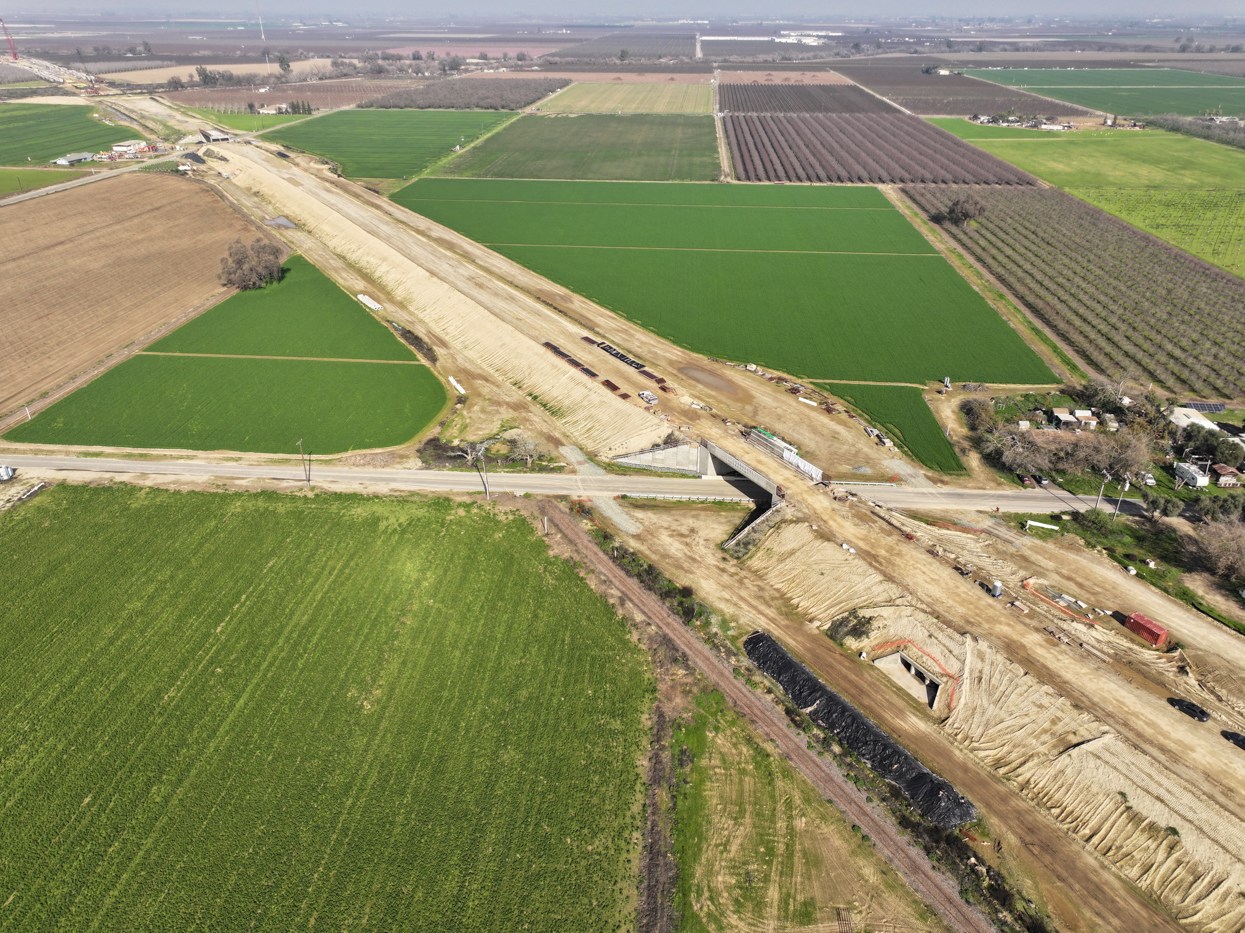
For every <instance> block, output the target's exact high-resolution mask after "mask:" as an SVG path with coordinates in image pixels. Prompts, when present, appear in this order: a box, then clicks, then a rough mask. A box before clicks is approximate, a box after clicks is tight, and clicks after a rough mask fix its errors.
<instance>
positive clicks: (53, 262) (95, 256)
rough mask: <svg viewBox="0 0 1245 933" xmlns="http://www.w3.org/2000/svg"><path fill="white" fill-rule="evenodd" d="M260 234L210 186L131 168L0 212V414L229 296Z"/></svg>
mask: <svg viewBox="0 0 1245 933" xmlns="http://www.w3.org/2000/svg"><path fill="white" fill-rule="evenodd" d="M255 235H257V234H256V231H255V228H254V227H253V226H252V225H251V224H250V223H249V222H248V221H246V220H245V219H243V218H242V217H241V216H240V215H238V214H237V213H236V212H235V211H234V210H232V209H231V208H230V207H228V206H227V205H226V204H225V203H224V202H223V201H222V200H221V199H220V198H219V197H218V196H217V195H216V194H214V193H213V192H212V191H211V189H209V188H207V187H206V186H204V185H201V184H199V183H197V182H192V181H188V180H187V179H184V178H172V177H167V176H161V175H145V174H141V173H133V174H127V175H122V176H119V177H117V178H111V179H108V180H107V181H101V182H97V183H95V184H91V185H83V186H82V187H80V188H73V189H70V190H68V191H62V192H59V193H57V194H52V195H48V196H46V197H42V198H35V199H34V200H31V201H25V202H22V203H20V204H15V205H12V206H11V207H6V208H4V210H2V211H0V270H2V274H3V281H4V285H3V288H2V289H0V295H2V296H3V297H0V414H3V413H5V412H8V411H11V410H13V409H14V408H16V407H18V406H19V405H21V404H22V403H24V402H27V401H29V400H30V399H32V398H34V397H36V396H38V395H39V394H40V393H42V392H46V391H49V390H51V389H53V388H55V387H56V386H58V385H60V384H61V383H63V382H65V381H66V380H67V379H69V378H70V377H71V376H73V375H75V374H76V373H79V372H81V371H82V370H84V369H87V368H89V367H90V366H91V365H92V364H94V363H96V362H98V361H99V360H101V359H103V358H104V357H106V356H108V355H109V354H112V353H115V352H117V351H118V350H121V349H122V348H124V347H126V346H127V345H128V344H130V343H132V342H133V341H135V340H138V339H140V338H142V337H143V336H145V335H147V334H149V333H151V332H152V331H153V330H155V329H157V328H159V327H160V326H161V325H163V324H167V323H168V322H170V321H173V320H175V319H176V318H178V317H179V316H181V315H182V314H184V313H185V312H187V311H189V310H190V309H192V308H194V307H195V306H197V305H200V304H202V303H203V302H205V301H207V300H208V299H210V298H211V297H212V296H213V295H215V294H217V293H219V292H220V291H221V285H220V282H219V280H218V278H217V275H218V273H219V271H220V257H221V256H222V255H224V253H225V250H226V248H227V247H228V244H229V243H230V242H231V241H232V240H233V239H234V238H235V237H239V236H244V237H247V238H248V239H249V238H250V237H252V236H255Z"/></svg>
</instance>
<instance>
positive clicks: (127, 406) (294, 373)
mask: <svg viewBox="0 0 1245 933" xmlns="http://www.w3.org/2000/svg"><path fill="white" fill-rule="evenodd" d="M285 268H286V269H287V270H288V272H287V273H286V275H285V278H284V279H283V280H282V281H281V282H278V283H276V284H273V285H269V286H267V287H266V288H263V289H259V290H257V291H252V292H241V293H239V294H237V295H234V296H233V297H232V298H229V299H228V300H226V301H224V302H222V303H221V304H219V305H217V306H216V307H214V308H211V309H210V310H208V311H206V312H204V313H203V314H202V315H200V316H199V317H197V318H195V319H194V320H192V321H190V322H188V323H187V324H184V325H183V326H182V327H180V328H178V329H177V330H175V331H174V332H173V333H172V334H170V335H169V336H167V337H165V338H163V339H162V340H159V341H157V342H156V343H154V344H152V345H151V346H150V347H148V348H147V350H146V351H144V352H142V353H140V354H138V355H136V356H134V357H132V358H130V359H128V360H126V361H125V362H123V363H121V364H120V365H118V366H117V367H115V368H114V369H110V370H108V371H107V372H105V373H104V374H103V375H101V376H100V377H99V378H98V379H95V380H93V381H91V382H89V383H87V384H86V385H85V386H83V387H82V388H80V389H78V390H77V391H76V392H74V393H73V394H72V395H69V396H68V397H66V398H64V399H62V400H61V401H59V402H57V403H56V404H54V405H52V406H50V407H49V408H48V409H47V410H46V411H44V412H41V413H40V414H39V415H38V417H36V418H35V419H34V420H33V421H26V422H22V423H21V424H19V425H17V427H15V428H13V429H12V430H10V431H9V432H8V433H7V434H6V435H5V437H7V438H8V439H10V440H14V441H23V442H29V443H35V444H71V445H87V446H100V447H143V448H148V447H156V448H177V449H186V450H239V451H256V452H267V453H280V452H287V451H293V450H295V449H296V448H295V447H294V446H293V444H294V442H295V441H297V440H298V439H299V438H300V437H301V438H303V439H304V440H305V441H306V442H307V444H306V445H305V446H309V447H310V449H311V450H312V451H314V452H315V453H320V454H329V453H339V452H341V451H345V450H361V449H367V448H372V447H392V446H394V445H397V444H402V443H405V442H406V441H409V440H410V439H411V438H413V437H415V436H416V435H417V434H419V433H420V432H421V431H422V430H423V429H424V428H425V427H427V426H428V425H429V424H430V423H431V422H432V421H433V420H434V419H435V418H436V416H437V415H438V414H439V413H440V411H441V409H442V408H444V406H445V403H446V400H447V396H446V394H445V389H444V387H443V386H442V385H441V383H440V381H439V380H438V379H437V377H436V376H435V375H433V373H432V371H431V370H430V369H428V367H426V366H424V365H422V364H421V363H419V362H418V361H417V358H416V357H415V354H414V353H413V352H412V351H411V350H410V349H409V348H407V346H406V345H405V344H403V343H401V342H400V341H399V340H398V338H397V337H395V336H394V335H393V334H392V333H391V332H390V331H389V329H388V328H387V327H385V325H384V324H382V323H380V322H379V321H377V320H376V319H375V318H374V317H372V316H371V314H369V313H368V312H367V311H366V310H365V309H364V308H363V306H362V305H360V304H358V302H356V301H355V300H354V299H353V298H351V297H350V296H348V295H347V294H346V293H345V292H343V291H342V290H341V289H340V288H338V287H337V286H336V285H335V284H334V283H333V282H332V281H331V280H329V279H328V278H327V277H326V276H325V275H324V274H323V273H322V272H320V270H318V269H317V268H316V267H315V266H313V265H311V263H309V262H307V261H306V260H305V259H303V258H302V257H301V256H291V257H290V258H289V259H287V260H286V262H285ZM299 357H314V358H316V359H299ZM342 360H351V362H342ZM378 361H379V362H378Z"/></svg>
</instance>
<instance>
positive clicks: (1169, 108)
mask: <svg viewBox="0 0 1245 933" xmlns="http://www.w3.org/2000/svg"><path fill="white" fill-rule="evenodd" d="M965 74H968V75H971V76H973V77H975V78H982V79H983V80H986V81H993V82H994V83H996V84H1001V85H1004V86H1005V87H1016V88H1025V89H1027V90H1031V91H1033V92H1034V93H1035V94H1041V95H1043V96H1044V97H1054V98H1056V99H1058V100H1062V101H1067V102H1068V103H1070V104H1076V105H1078V106H1081V107H1089V108H1091V109H1093V110H1101V111H1104V112H1107V113H1116V114H1124V115H1128V116H1144V115H1148V114H1157V113H1180V114H1184V115H1185V116H1197V115H1198V114H1201V113H1202V112H1203V111H1206V110H1210V109H1218V110H1222V111H1223V112H1224V113H1225V114H1233V115H1235V114H1242V113H1245V80H1242V79H1241V78H1234V77H1230V76H1228V75H1210V74H1198V73H1196V72H1192V71H1173V70H1166V69H1154V70H1151V69H1147V68H1104V69H1079V70H1065V69H1049V70H1048V69H974V70H970V71H966V72H965Z"/></svg>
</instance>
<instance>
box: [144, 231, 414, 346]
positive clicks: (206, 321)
mask: <svg viewBox="0 0 1245 933" xmlns="http://www.w3.org/2000/svg"><path fill="white" fill-rule="evenodd" d="M282 267H283V268H284V269H285V275H284V277H283V278H282V279H281V281H280V282H277V283H275V284H272V285H269V286H267V287H266V288H261V289H257V290H255V291H249V292H239V293H238V294H236V295H234V296H233V297H231V298H229V299H227V300H226V301H223V302H221V303H220V304H218V305H217V306H216V307H214V308H212V309H211V310H209V311H206V312H204V313H203V314H201V315H199V316H198V317H197V318H195V319H194V320H192V321H190V322H189V323H187V324H183V325H182V326H181V327H179V328H178V329H177V330H175V331H174V332H173V333H171V334H169V335H168V336H167V337H165V338H163V339H162V340H158V341H156V342H155V343H153V344H152V345H151V346H150V347H148V348H147V349H148V350H149V351H153V352H160V353H229V354H241V355H244V356H315V357H321V358H324V359H346V360H402V361H410V360H412V359H414V357H413V355H412V354H411V351H410V350H409V349H408V348H407V346H406V344H404V343H402V342H401V341H400V340H399V339H398V338H397V337H395V336H394V334H393V332H392V331H391V330H390V329H389V328H388V327H386V326H385V325H384V324H382V323H381V322H380V321H378V320H376V318H374V317H372V315H371V314H370V313H369V312H368V311H367V310H366V309H364V307H363V306H362V305H361V304H359V302H358V300H357V299H355V298H354V296H352V295H348V294H346V292H344V291H342V289H341V288H339V287H338V286H337V284H336V283H335V282H333V280H332V279H330V278H329V277H328V276H326V275H325V274H324V273H323V272H321V271H320V270H319V269H317V268H316V267H315V266H313V265H312V264H311V263H309V262H308V261H307V260H306V259H304V258H303V257H302V256H298V255H294V256H290V257H289V258H288V259H286V260H285V262H284V263H283V264H282Z"/></svg>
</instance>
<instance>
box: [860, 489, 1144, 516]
mask: <svg viewBox="0 0 1245 933" xmlns="http://www.w3.org/2000/svg"><path fill="white" fill-rule="evenodd" d="M846 488H848V489H851V490H852V491H853V492H855V493H856V494H857V495H860V496H863V497H864V498H866V499H872V500H874V501H875V502H880V503H882V505H887V506H890V507H891V508H894V509H966V510H968V511H971V512H993V511H995V510H996V509H997V510H999V511H1000V512H1063V511H1068V512H1072V511H1076V512H1084V511H1086V510H1087V509H1092V508H1094V506H1095V504H1096V503H1097V498H1098V497H1097V496H1076V495H1073V494H1072V493H1070V492H1067V491H1066V490H1064V489H1061V488H1059V487H1058V486H1056V485H1055V484H1054V483H1052V484H1051V485H1049V486H1043V487H1041V488H1038V489H1015V490H1010V489H1001V490H999V489H959V488H956V489H938V488H932V489H931V488H924V487H916V486H868V487H861V486H855V487H853V486H851V485H848V486H846ZM1115 503H1116V500H1115V497H1114V496H1110V497H1108V496H1103V499H1102V503H1101V505H1100V506H1099V507H1100V508H1102V509H1105V510H1106V511H1108V512H1113V511H1115ZM1120 511H1121V513H1122V514H1124V515H1141V514H1143V513H1142V508H1141V504H1140V503H1139V502H1137V500H1135V499H1125V500H1124V502H1123V504H1122V505H1121V506H1120Z"/></svg>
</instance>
